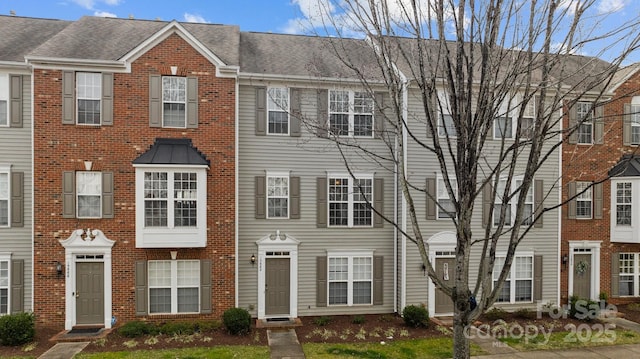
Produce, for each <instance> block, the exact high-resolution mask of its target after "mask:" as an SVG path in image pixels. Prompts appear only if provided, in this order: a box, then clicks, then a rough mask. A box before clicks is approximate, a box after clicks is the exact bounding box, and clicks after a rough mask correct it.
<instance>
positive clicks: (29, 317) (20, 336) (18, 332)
mask: <svg viewBox="0 0 640 359" xmlns="http://www.w3.org/2000/svg"><path fill="white" fill-rule="evenodd" d="M35 335H36V329H35V315H34V314H33V313H26V312H23V313H18V314H10V315H4V316H2V317H0V343H2V345H7V346H16V345H21V344H25V343H28V342H30V341H32V340H33V338H34V337H35Z"/></svg>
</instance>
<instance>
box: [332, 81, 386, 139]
mask: <svg viewBox="0 0 640 359" xmlns="http://www.w3.org/2000/svg"><path fill="white" fill-rule="evenodd" d="M334 91H335V92H343V91H344V92H347V93H348V94H349V112H348V116H349V133H348V134H347V135H342V134H340V136H346V137H355V138H373V136H374V133H375V128H376V126H375V121H376V119H375V99H374V98H373V97H372V96H369V99H371V101H372V106H371V112H357V113H356V112H355V108H354V107H355V106H354V104H355V100H354V99H355V93H356V92H358V93H366V91H364V90H362V91H355V90H347V89H337V88H336V89H332V90H329V91H328V93H327V96H328V98H327V104H328V109H327V113H328V115H327V127H328V128H329V131H331V114H332V113H334V112H332V111H331V92H334ZM335 113H344V112H335ZM356 114H357V115H371V135H369V136H363V135H358V136H356V135H355V134H354V133H355V115H356ZM334 135H335V134H334Z"/></svg>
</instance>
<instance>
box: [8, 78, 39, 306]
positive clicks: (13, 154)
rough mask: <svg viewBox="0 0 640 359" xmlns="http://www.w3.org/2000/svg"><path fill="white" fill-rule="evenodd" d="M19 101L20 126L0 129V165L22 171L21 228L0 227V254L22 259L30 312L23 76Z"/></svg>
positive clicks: (27, 105)
mask: <svg viewBox="0 0 640 359" xmlns="http://www.w3.org/2000/svg"><path fill="white" fill-rule="evenodd" d="M0 71H2V70H1V69H0ZM12 74H15V73H12ZM22 98H23V101H22V118H23V123H22V127H21V128H15V127H0V139H1V140H0V163H2V164H10V165H11V171H12V172H24V213H23V218H24V227H10V228H0V239H1V240H0V252H3V253H11V259H12V260H19V259H23V260H24V299H23V301H24V310H25V311H30V310H32V309H33V308H32V306H31V304H32V300H31V298H32V295H33V294H32V287H33V286H32V278H33V272H32V267H33V265H32V256H31V253H32V236H31V230H32V226H33V221H32V216H31V213H32V196H33V190H32V182H33V181H32V180H33V178H32V172H31V163H32V160H31V124H32V122H31V100H30V99H31V77H30V76H28V75H23V77H22Z"/></svg>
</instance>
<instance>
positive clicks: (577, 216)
mask: <svg viewBox="0 0 640 359" xmlns="http://www.w3.org/2000/svg"><path fill="white" fill-rule="evenodd" d="M584 185H586V186H591V183H590V182H585V181H577V182H576V194H577V196H576V199H575V201H576V219H592V218H593V186H591V188H589V189H587V190H586V191H585V192H584V193H582V194H579V193H580V192H581V191H582V190H583V188H580V187H581V186H584ZM585 194H588V195H589V200H588V201H587V200H585V199H584V198H583V197H582V196H584V195H585ZM578 202H589V208H591V211H590V214H589V216H588V217H586V216H580V215H579V214H578Z"/></svg>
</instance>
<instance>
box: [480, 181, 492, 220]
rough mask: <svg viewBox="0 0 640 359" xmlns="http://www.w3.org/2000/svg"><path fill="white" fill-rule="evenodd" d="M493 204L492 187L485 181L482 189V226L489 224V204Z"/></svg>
mask: <svg viewBox="0 0 640 359" xmlns="http://www.w3.org/2000/svg"><path fill="white" fill-rule="evenodd" d="M492 204H493V189H492V188H491V185H490V184H489V183H487V184H486V185H485V186H484V188H483V189H482V227H483V228H486V227H487V226H490V225H491V223H489V216H490V214H491V205H492Z"/></svg>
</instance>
